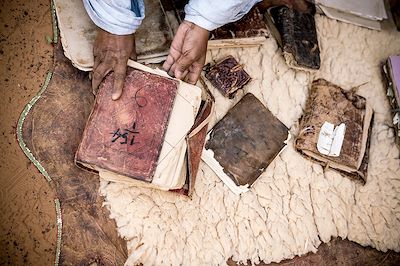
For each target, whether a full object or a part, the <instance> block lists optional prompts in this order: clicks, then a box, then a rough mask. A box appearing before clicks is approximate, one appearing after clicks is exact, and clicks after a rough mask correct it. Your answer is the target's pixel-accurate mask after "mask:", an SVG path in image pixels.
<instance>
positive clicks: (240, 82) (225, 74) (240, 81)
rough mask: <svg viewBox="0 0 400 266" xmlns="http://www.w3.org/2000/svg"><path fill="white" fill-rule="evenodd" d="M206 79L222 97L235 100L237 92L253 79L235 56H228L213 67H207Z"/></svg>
mask: <svg viewBox="0 0 400 266" xmlns="http://www.w3.org/2000/svg"><path fill="white" fill-rule="evenodd" d="M205 76H206V78H207V79H208V80H209V81H210V82H211V84H212V85H213V86H214V87H215V88H217V89H218V90H219V91H220V92H221V93H222V95H224V96H225V97H228V98H233V96H234V95H235V93H236V91H237V90H239V89H241V88H243V86H244V85H246V84H247V83H248V82H249V81H250V80H251V77H250V75H249V74H247V72H246V71H245V70H244V69H243V66H242V65H240V64H239V63H238V62H237V61H236V59H235V58H234V57H233V56H228V57H226V58H224V59H222V60H220V61H219V62H217V63H216V64H215V65H214V66H212V67H207V69H206V75H205Z"/></svg>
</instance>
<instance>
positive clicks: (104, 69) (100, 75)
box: [92, 62, 112, 91]
mask: <svg viewBox="0 0 400 266" xmlns="http://www.w3.org/2000/svg"><path fill="white" fill-rule="evenodd" d="M111 70H112V66H111V65H110V64H108V63H105V62H102V63H100V64H99V66H98V67H97V68H96V69H93V75H92V90H93V91H96V90H97V88H98V87H99V85H100V83H101V82H102V81H103V79H104V77H105V76H106V75H107V74H108V73H109V72H110V71H111Z"/></svg>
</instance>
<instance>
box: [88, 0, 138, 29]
mask: <svg viewBox="0 0 400 266" xmlns="http://www.w3.org/2000/svg"><path fill="white" fill-rule="evenodd" d="M83 4H84V6H85V9H86V12H87V13H88V15H89V17H90V18H91V19H92V21H93V22H94V24H96V25H97V26H98V27H100V28H102V29H103V30H105V31H108V32H110V33H113V34H118V35H127V34H131V33H134V32H135V31H136V29H137V28H138V27H139V26H140V24H141V23H142V20H143V19H144V2H143V0H83Z"/></svg>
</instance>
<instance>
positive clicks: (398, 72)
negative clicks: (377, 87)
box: [383, 55, 400, 148]
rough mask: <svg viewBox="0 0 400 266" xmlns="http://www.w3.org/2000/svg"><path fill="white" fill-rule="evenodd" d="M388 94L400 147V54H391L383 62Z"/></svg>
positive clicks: (397, 141)
mask: <svg viewBox="0 0 400 266" xmlns="http://www.w3.org/2000/svg"><path fill="white" fill-rule="evenodd" d="M383 75H384V78H385V81H386V89H387V90H386V95H387V96H388V99H389V103H390V106H391V107H392V121H393V127H394V131H395V136H396V137H395V138H396V143H397V146H399V148H400V56H398V55H397V56H396V55H394V56H390V57H389V58H388V59H387V61H386V62H385V64H383Z"/></svg>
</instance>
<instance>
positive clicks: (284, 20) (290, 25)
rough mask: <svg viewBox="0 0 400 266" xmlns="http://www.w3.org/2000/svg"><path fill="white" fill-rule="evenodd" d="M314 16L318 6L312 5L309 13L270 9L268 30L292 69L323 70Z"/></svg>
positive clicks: (284, 7)
mask: <svg viewBox="0 0 400 266" xmlns="http://www.w3.org/2000/svg"><path fill="white" fill-rule="evenodd" d="M314 13H315V6H314V5H312V4H310V8H309V11H308V12H300V11H297V10H295V9H291V8H288V7H286V6H279V7H273V8H270V9H269V10H268V12H267V13H266V14H265V20H266V22H267V24H268V27H269V28H270V30H271V33H272V35H273V36H274V37H275V39H276V40H277V42H278V44H279V46H280V47H281V48H282V52H283V56H284V57H285V60H286V63H287V64H288V65H289V66H290V67H292V68H295V69H300V70H313V69H319V68H320V61H321V60H320V56H319V46H318V38H317V30H316V27H315V19H314ZM267 14H268V15H267Z"/></svg>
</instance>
